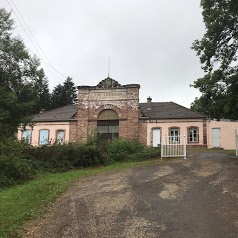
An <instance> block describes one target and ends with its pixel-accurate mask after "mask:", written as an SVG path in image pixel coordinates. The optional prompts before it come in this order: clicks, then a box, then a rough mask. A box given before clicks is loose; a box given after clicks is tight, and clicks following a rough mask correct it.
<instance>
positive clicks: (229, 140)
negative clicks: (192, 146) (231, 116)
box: [207, 120, 238, 150]
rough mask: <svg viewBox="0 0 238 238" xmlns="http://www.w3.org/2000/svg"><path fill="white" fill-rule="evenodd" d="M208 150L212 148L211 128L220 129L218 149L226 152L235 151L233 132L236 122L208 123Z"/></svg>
mask: <svg viewBox="0 0 238 238" xmlns="http://www.w3.org/2000/svg"><path fill="white" fill-rule="evenodd" d="M207 123H208V148H213V143H212V140H213V138H212V128H220V147H221V148H223V149H226V150H230V149H232V150H234V149H235V130H237V131H238V122H230V121H215V120H214V121H213V120H212V121H208V122H207Z"/></svg>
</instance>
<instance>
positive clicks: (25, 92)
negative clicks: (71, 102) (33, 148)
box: [0, 8, 39, 140]
mask: <svg viewBox="0 0 238 238" xmlns="http://www.w3.org/2000/svg"><path fill="white" fill-rule="evenodd" d="M13 26H14V22H13V20H12V19H11V14H10V13H8V12H7V11H6V10H5V9H2V8H0V140H1V139H3V138H6V137H9V136H13V135H14V132H15V131H16V130H17V127H18V126H19V124H20V123H24V122H25V123H26V122H28V121H29V118H30V116H31V114H32V113H33V112H34V106H35V97H34V91H33V80H34V78H35V77H36V74H37V72H38V66H39V61H38V60H37V59H36V58H34V57H31V56H30V54H29V53H28V51H27V50H26V47H25V45H24V43H23V41H22V40H21V39H20V38H19V37H15V36H13Z"/></svg>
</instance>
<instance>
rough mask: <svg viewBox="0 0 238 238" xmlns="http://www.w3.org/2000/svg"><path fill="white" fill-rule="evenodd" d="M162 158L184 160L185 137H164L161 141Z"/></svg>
mask: <svg viewBox="0 0 238 238" xmlns="http://www.w3.org/2000/svg"><path fill="white" fill-rule="evenodd" d="M163 157H184V159H186V136H185V135H184V136H165V137H162V139H161V159H162V158H163Z"/></svg>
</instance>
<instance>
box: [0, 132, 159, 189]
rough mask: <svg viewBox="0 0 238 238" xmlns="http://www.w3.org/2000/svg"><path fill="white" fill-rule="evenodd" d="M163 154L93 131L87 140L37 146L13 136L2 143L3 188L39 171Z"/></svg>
mask: <svg viewBox="0 0 238 238" xmlns="http://www.w3.org/2000/svg"><path fill="white" fill-rule="evenodd" d="M159 156H160V150H159V149H158V148H148V147H146V146H144V145H142V144H141V143H139V141H137V140H121V139H116V140H113V141H111V142H105V141H100V140H99V139H98V138H97V136H96V135H95V134H93V133H92V135H90V136H89V137H88V140H87V142H86V143H68V144H63V145H60V144H53V145H52V146H41V147H33V146H31V145H29V144H27V143H25V142H24V141H16V140H13V139H9V140H5V141H4V142H2V143H0V181H1V182H0V188H3V187H8V186H10V185H13V184H17V183H21V182H23V181H26V180H29V179H32V178H34V176H35V175H36V174H38V173H45V172H65V171H68V170H71V169H80V168H87V167H98V166H102V165H108V164H109V163H114V162H119V161H120V162H121V161H141V160H146V159H151V158H154V157H159Z"/></svg>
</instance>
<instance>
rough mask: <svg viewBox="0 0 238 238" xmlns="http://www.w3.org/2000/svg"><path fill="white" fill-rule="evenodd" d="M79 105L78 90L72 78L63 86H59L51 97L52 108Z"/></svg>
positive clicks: (68, 78)
mask: <svg viewBox="0 0 238 238" xmlns="http://www.w3.org/2000/svg"><path fill="white" fill-rule="evenodd" d="M75 103H77V89H76V86H75V84H74V82H73V80H72V78H70V77H67V79H66V80H65V82H64V83H63V85H61V84H58V85H57V86H56V87H55V88H54V89H53V92H52V95H51V108H52V109H53V108H57V107H62V106H66V105H70V104H75Z"/></svg>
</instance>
